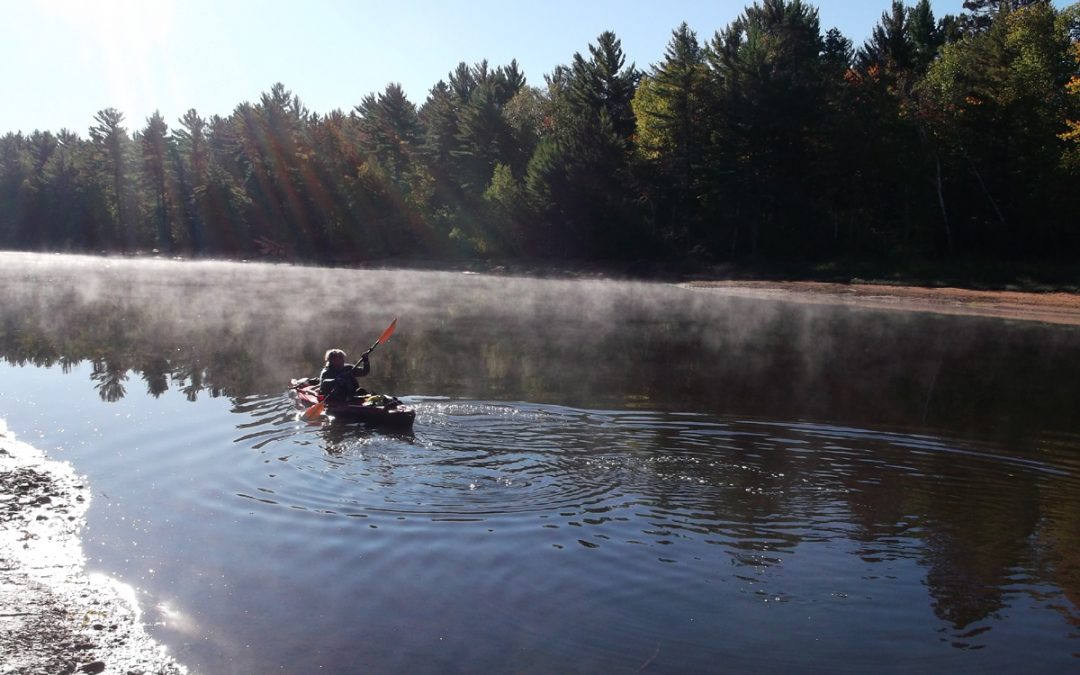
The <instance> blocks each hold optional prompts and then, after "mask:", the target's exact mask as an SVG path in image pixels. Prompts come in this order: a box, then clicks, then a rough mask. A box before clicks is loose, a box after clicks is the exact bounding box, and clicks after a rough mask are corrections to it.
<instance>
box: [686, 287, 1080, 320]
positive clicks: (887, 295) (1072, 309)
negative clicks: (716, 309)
mask: <svg viewBox="0 0 1080 675" xmlns="http://www.w3.org/2000/svg"><path fill="white" fill-rule="evenodd" d="M678 285H679V286H681V287H683V288H687V289H691V290H696V291H706V292H713V293H720V294H723V295H728V296H732V297H740V298H760V299H768V300H779V301H785V302H798V303H807V304H829V305H848V306H851V307H857V308H866V309H889V310H896V311H908V312H932V313H936V314H952V315H960V316H979V317H987V318H997V319H1007V320H1016V321H1036V322H1042V323H1052V324H1059V325H1068V326H1080V294H1077V293H1068V292H1062V291H1056V292H1047V293H1036V292H1030V291H1002V290H993V291H989V290H973V289H965V288H955V287H943V288H927V287H923V286H901V285H886V284H863V283H851V284H845V283H835V282H823V281H721V280H709V281H700V280H699V281H687V282H683V283H681V284H678Z"/></svg>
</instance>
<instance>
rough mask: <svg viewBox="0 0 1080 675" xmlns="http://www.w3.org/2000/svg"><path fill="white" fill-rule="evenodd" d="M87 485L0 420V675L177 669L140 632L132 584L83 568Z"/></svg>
mask: <svg viewBox="0 0 1080 675" xmlns="http://www.w3.org/2000/svg"><path fill="white" fill-rule="evenodd" d="M90 494H91V493H90V490H89V489H88V486H87V485H86V484H85V483H84V482H83V480H82V479H81V478H80V477H79V476H78V475H76V474H75V472H74V471H73V470H72V468H71V466H70V465H69V464H67V463H64V462H58V461H55V460H52V459H49V458H48V457H46V456H45V454H44V453H43V452H42V451H40V450H38V449H37V448H34V447H32V446H30V445H27V444H25V443H21V442H19V441H17V440H15V439H14V438H12V436H11V434H10V433H8V431H7V429H6V427H5V426H4V425H3V422H2V421H0V675H14V674H16V673H18V674H19V675H37V674H41V675H46V674H47V675H59V674H68V673H122V674H124V675H128V674H135V673H160V674H162V675H180V674H181V673H186V672H187V670H186V669H185V668H184V667H183V666H181V665H179V664H177V663H176V662H175V660H174V659H172V658H171V657H170V656H169V655H168V654H167V653H166V651H165V648H164V647H163V646H161V645H160V644H158V643H156V642H155V641H154V640H153V639H151V638H150V636H149V635H148V634H147V633H146V630H145V628H144V626H143V624H142V622H141V616H140V610H139V607H138V604H137V602H136V601H135V598H134V593H133V591H132V590H131V589H130V588H129V587H128V586H125V585H124V584H121V583H118V582H116V581H114V580H111V579H109V578H108V577H104V576H102V575H97V574H88V573H87V571H86V568H85V558H84V555H83V551H82V546H81V543H80V540H79V533H80V530H81V529H82V527H83V524H84V522H85V515H86V510H87V508H88V507H89V504H90Z"/></svg>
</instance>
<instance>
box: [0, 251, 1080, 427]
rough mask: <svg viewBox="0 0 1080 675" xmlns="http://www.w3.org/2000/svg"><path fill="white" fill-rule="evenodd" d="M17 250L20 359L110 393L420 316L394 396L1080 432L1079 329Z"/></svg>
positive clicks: (11, 349)
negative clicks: (1078, 408) (74, 374)
mask: <svg viewBox="0 0 1080 675" xmlns="http://www.w3.org/2000/svg"><path fill="white" fill-rule="evenodd" d="M5 257H6V258H7V259H6V260H5V261H4V262H5V264H4V266H3V267H2V268H0V287H2V288H3V289H4V293H5V302H4V304H3V306H2V307H0V320H2V324H0V325H2V326H3V331H2V333H0V357H2V358H4V359H5V360H7V361H8V362H10V363H14V364H25V363H30V364H34V365H37V366H50V365H53V364H61V365H65V367H67V365H70V364H71V363H77V362H79V361H82V360H88V361H90V362H91V363H92V364H93V374H92V376H91V377H92V378H93V380H94V382H95V386H96V387H97V389H98V391H99V393H100V395H101V397H102V399H104V400H107V401H115V400H118V399H119V398H120V397H123V396H125V395H126V394H128V393H129V390H130V389H131V387H132V386H134V382H135V381H141V387H140V389H142V390H144V391H145V392H146V393H147V394H149V395H151V396H160V395H161V394H162V393H163V392H164V391H165V390H166V388H167V387H175V388H177V389H180V390H182V391H183V392H184V393H185V395H186V396H187V397H188V398H189V399H190V400H195V398H196V397H197V396H198V395H199V394H200V393H205V394H209V395H211V396H219V395H227V396H234V397H235V396H245V395H250V394H257V393H263V392H269V391H280V390H281V389H282V388H283V387H285V386H286V383H287V382H288V380H289V379H290V378H291V377H297V376H301V375H309V374H313V373H314V372H315V371H316V370H317V369H318V367H319V365H320V363H321V358H322V352H323V350H324V349H325V347H326V346H327V345H343V346H347V347H348V346H352V345H356V346H357V348H360V347H361V346H363V345H365V344H368V343H369V342H370V340H372V339H373V337H374V335H375V334H376V333H378V331H379V329H380V328H381V327H382V326H383V325H385V323H386V320H387V318H388V317H391V316H401V330H399V331H398V333H397V334H396V335H395V336H394V338H393V340H392V344H391V345H390V346H389V347H388V348H385V349H383V350H380V352H379V353H377V354H376V355H375V359H374V363H373V365H374V367H375V372H374V379H373V380H372V382H373V386H376V388H377V389H380V390H387V389H391V388H392V390H393V393H407V394H438V395H443V396H453V397H465V398H473V399H477V400H484V399H487V400H516V399H522V400H530V401H545V402H557V403H562V404H571V405H578V406H581V407H586V408H604V407H616V408H626V407H640V408H644V409H657V408H662V409H669V410H691V411H698V412H708V413H719V414H736V415H743V416H756V417H765V418H774V419H807V420H818V421H825V420H827V421H833V422H839V423H849V424H858V425H862V426H883V425H887V426H892V427H896V426H903V427H907V428H930V429H937V430H946V431H962V432H964V433H978V434H993V435H995V436H996V437H1000V438H1003V439H1005V440H1006V441H1010V440H1020V441H1022V440H1023V439H1027V438H1030V437H1032V436H1033V435H1038V434H1040V433H1044V432H1051V431H1072V432H1076V431H1080V417H1078V416H1077V415H1075V410H1074V401H1075V400H1076V393H1077V391H1076V390H1077V386H1076V382H1078V381H1080V358H1078V356H1080V331H1078V330H1077V329H1076V328H1075V327H1068V326H1052V325H1044V324H1038V323H1032V322H1008V321H1001V320H991V319H978V318H958V317H949V316H937V315H922V314H913V313H905V312H888V311H876V310H859V309H854V308H851V307H840V308H829V307H824V306H802V305H796V304H791V303H784V302H766V301H760V300H739V299H737V298H730V297H725V296H719V295H715V294H709V293H702V292H695V291H690V290H687V289H682V288H675V287H670V286H665V285H650V284H633V283H615V282H604V281H595V280H583V281H577V282H574V281H564V280H548V281H537V280H527V279H509V278H497V277H484V276H479V275H461V274H453V273H441V272H391V271H350V270H336V271H333V272H330V273H327V272H325V271H319V270H309V269H304V268H293V267H285V266H280V267H275V266H268V265H244V266H238V265H231V264H224V263H205V262H200V263H172V262H168V261H141V262H140V261H124V260H120V261H112V262H109V263H108V264H107V265H105V264H103V263H101V262H100V261H97V260H94V259H83V258H77V257H54V258H48V257H46V258H41V257H33V256H30V257H14V258H12V257H11V255H10V254H5ZM28 261H29V262H28ZM31 262H32V263H33V264H31ZM42 279H45V280H47V283H41V280H42ZM341 288H348V289H349V296H348V297H345V298H342V300H341V301H340V302H341V303H343V307H342V308H340V309H338V308H334V307H320V306H319V305H320V304H322V302H323V301H322V300H321V299H322V298H336V297H341ZM313 299H315V301H314V302H313V301H312V300H313ZM335 302H339V301H338V300H327V301H326V304H328V305H332V304H333V303H335ZM129 374H131V375H132V376H134V378H137V379H132V380H128V377H129Z"/></svg>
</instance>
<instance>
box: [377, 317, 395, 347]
mask: <svg viewBox="0 0 1080 675" xmlns="http://www.w3.org/2000/svg"><path fill="white" fill-rule="evenodd" d="M395 330H397V317H396V316H395V317H394V320H393V321H391V322H390V325H389V326H387V327H386V330H384V331H383V334H382V335H380V336H379V340H378V341H379V342H380V343H382V342H386V341H387V340H389V339H390V336H391V335H393V334H394V331H395Z"/></svg>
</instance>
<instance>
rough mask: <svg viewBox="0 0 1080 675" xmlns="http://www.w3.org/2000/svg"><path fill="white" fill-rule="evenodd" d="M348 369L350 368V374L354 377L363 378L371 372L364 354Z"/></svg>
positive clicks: (369, 363)
mask: <svg viewBox="0 0 1080 675" xmlns="http://www.w3.org/2000/svg"><path fill="white" fill-rule="evenodd" d="M349 367H350V368H352V374H353V375H355V376H356V377H364V376H365V375H367V374H368V373H370V372H371V362H370V361H368V357H367V355H366V354H365V355H364V356H361V357H360V360H359V361H357V362H356V363H354V364H353V365H351V366H349Z"/></svg>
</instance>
